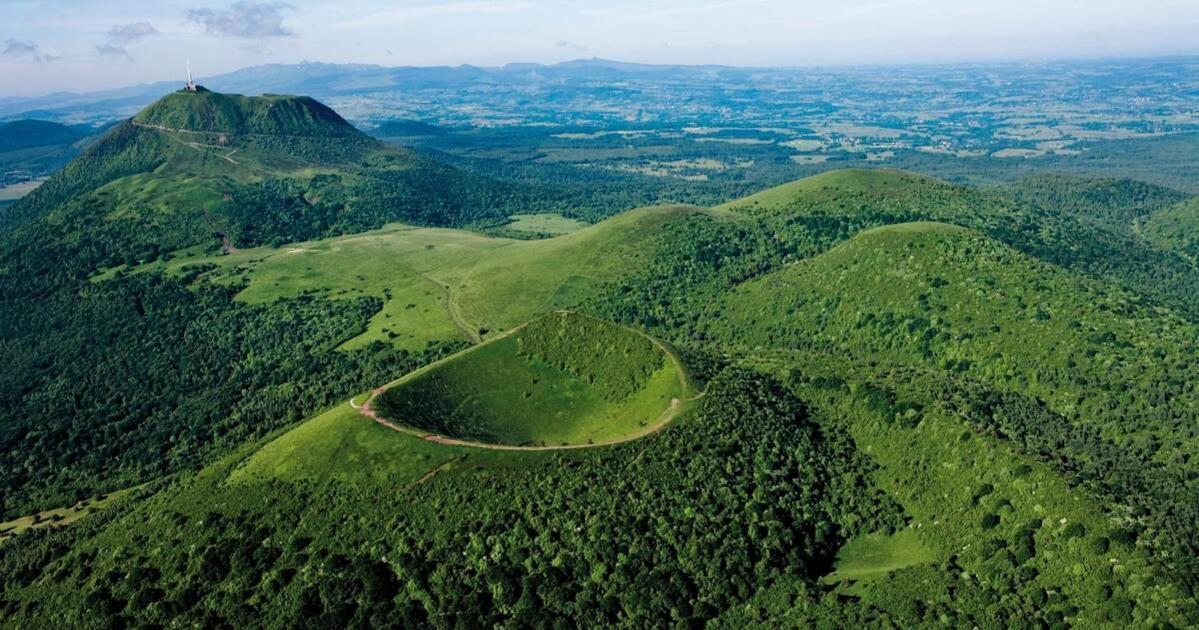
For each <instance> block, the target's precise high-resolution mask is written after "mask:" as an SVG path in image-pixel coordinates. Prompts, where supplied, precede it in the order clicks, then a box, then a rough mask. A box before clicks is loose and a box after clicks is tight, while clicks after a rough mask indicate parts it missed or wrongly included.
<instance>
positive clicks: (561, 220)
mask: <svg viewBox="0 0 1199 630" xmlns="http://www.w3.org/2000/svg"><path fill="white" fill-rule="evenodd" d="M509 218H510V219H512V222H511V223H509V224H508V225H505V226H504V227H505V228H507V229H509V230H516V231H518V232H530V233H533V234H551V235H554V236H561V235H563V234H570V233H571V232H577V231H579V230H581V229H583V228H585V227H587V225H588V224H587V223H586V222H583V221H580V220H578V219H571V218H568V217H564V216H562V215H560V214H554V213H552V212H543V213H539V214H514V215H512V216H511V217H509Z"/></svg>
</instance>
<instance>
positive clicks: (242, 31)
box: [187, 0, 295, 39]
mask: <svg viewBox="0 0 1199 630" xmlns="http://www.w3.org/2000/svg"><path fill="white" fill-rule="evenodd" d="M291 8H292V6H291V5H290V4H287V3H284V2H249V1H248V0H238V1H237V2H234V3H233V4H231V5H229V8H228V9H216V10H214V9H191V10H189V11H188V12H187V21H188V22H195V23H196V24H200V25H202V26H203V27H204V30H205V31H207V32H208V34H209V35H220V36H223V37H242V38H246V39H264V38H268V37H292V36H294V35H295V32H294V31H292V30H291V29H289V28H287V27H286V26H284V24H283V14H284V13H285V12H286V11H288V10H289V9H291Z"/></svg>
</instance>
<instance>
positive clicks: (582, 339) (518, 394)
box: [372, 312, 686, 446]
mask: <svg viewBox="0 0 1199 630" xmlns="http://www.w3.org/2000/svg"><path fill="white" fill-rule="evenodd" d="M685 390H686V381H685V376H684V375H683V372H682V367H681V366H680V365H678V364H677V362H676V361H675V359H674V358H673V357H672V356H670V355H669V354H667V352H666V351H665V348H664V347H661V346H659V345H658V344H657V342H655V341H653V340H652V339H650V338H648V337H645V336H644V335H641V334H640V333H637V332H634V331H632V330H629V329H625V328H621V327H619V326H616V325H613V324H609V323H606V322H602V321H600V320H595V319H591V318H589V317H585V316H582V315H577V314H574V313H569V312H556V313H551V314H549V315H545V316H543V317H541V318H539V319H536V320H534V321H532V322H529V323H528V324H526V325H524V326H521V327H520V328H518V329H516V330H515V331H513V332H512V334H510V335H507V336H504V337H501V338H497V339H495V340H493V341H490V342H487V343H485V344H482V345H480V346H476V347H475V348H472V349H470V350H467V351H466V352H463V353H461V354H459V355H456V356H455V357H453V358H451V359H449V360H446V361H444V362H441V363H438V364H436V365H434V366H431V367H430V368H428V369H426V370H421V371H419V372H417V373H414V374H412V375H410V376H409V377H406V378H405V379H402V380H401V381H400V382H399V383H397V384H396V385H394V386H393V387H391V388H390V389H388V390H386V391H385V392H383V393H382V394H381V395H379V396H378V397H376V398H375V399H374V401H373V403H372V404H373V405H374V408H375V410H376V412H377V413H378V414H379V415H380V416H381V417H383V418H385V419H388V420H391V421H394V422H396V423H398V424H401V425H405V426H408V427H412V428H414V429H416V430H419V431H423V432H429V433H435V434H438V435H442V436H447V437H450V438H454V439H462V440H468V441H476V442H488V443H497V444H505V445H514V446H528V445H535V446H541V445H546V446H557V445H579V444H588V443H599V442H609V441H619V440H621V439H622V438H629V437H633V436H636V435H638V434H640V433H645V432H648V431H652V430H653V429H654V428H655V427H657V426H658V425H660V424H661V422H663V421H664V420H667V419H669V417H670V416H671V415H673V412H674V411H675V410H676V408H677V407H678V405H679V404H681V399H682V398H684V397H685Z"/></svg>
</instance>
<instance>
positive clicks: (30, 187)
mask: <svg viewBox="0 0 1199 630" xmlns="http://www.w3.org/2000/svg"><path fill="white" fill-rule="evenodd" d="M44 181H46V180H44V179H35V180H33V181H28V182H21V183H20V184H11V185H9V186H0V201H15V200H17V199H20V198H21V197H24V196H25V195H28V194H29V193H31V192H33V191H34V190H35V189H36V188H37V187H38V186H41V185H42V182H44Z"/></svg>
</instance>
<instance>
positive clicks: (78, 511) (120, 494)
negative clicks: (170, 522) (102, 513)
mask: <svg viewBox="0 0 1199 630" xmlns="http://www.w3.org/2000/svg"><path fill="white" fill-rule="evenodd" d="M136 489H137V488H136V487H134V488H126V489H124V490H117V491H116V492H110V493H108V494H106V495H103V496H100V497H98V498H95V499H87V500H84V501H80V502H78V503H76V504H74V505H71V506H67V507H62V508H55V509H53V510H43V511H41V512H38V513H37V514H30V515H28V516H22V517H21V518H15V519H13V520H11V521H6V522H3V523H0V543H4V542H5V541H7V540H9V539H10V538H12V537H14V536H19V535H21V534H23V533H25V532H27V531H29V530H34V529H42V528H44V527H62V526H64V525H70V524H71V523H74V522H75V521H78V520H79V519H81V518H83V517H85V516H87V515H89V514H92V513H94V512H97V511H99V510H102V509H104V508H106V507H108V506H110V505H112V504H113V503H115V502H117V501H119V500H121V499H123V498H124V497H125V496H127V495H128V494H129V493H131V492H133V491H134V490H136Z"/></svg>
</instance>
